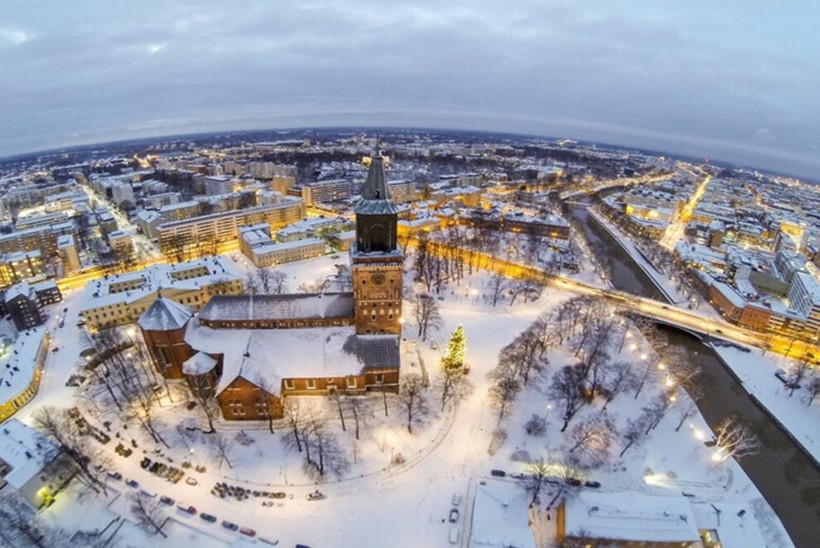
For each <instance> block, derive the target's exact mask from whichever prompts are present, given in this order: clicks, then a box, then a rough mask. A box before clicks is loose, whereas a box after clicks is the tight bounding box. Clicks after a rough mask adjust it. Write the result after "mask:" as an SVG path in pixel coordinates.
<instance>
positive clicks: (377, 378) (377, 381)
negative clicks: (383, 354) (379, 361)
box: [376, 374, 384, 384]
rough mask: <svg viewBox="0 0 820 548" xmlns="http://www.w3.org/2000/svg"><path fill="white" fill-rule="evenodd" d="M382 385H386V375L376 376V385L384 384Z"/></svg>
mask: <svg viewBox="0 0 820 548" xmlns="http://www.w3.org/2000/svg"><path fill="white" fill-rule="evenodd" d="M382 383H384V375H382V374H379V375H376V384H382Z"/></svg>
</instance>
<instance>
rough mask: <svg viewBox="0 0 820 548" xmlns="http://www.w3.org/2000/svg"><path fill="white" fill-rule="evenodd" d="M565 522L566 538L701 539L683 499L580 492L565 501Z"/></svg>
mask: <svg viewBox="0 0 820 548" xmlns="http://www.w3.org/2000/svg"><path fill="white" fill-rule="evenodd" d="M565 520H566V521H565V523H566V534H567V536H575V537H582V538H598V539H610V540H616V539H618V540H630V541H642V542H696V541H698V540H699V539H700V536H699V535H698V527H697V524H696V523H695V517H694V515H693V513H692V507H691V506H690V505H689V501H688V500H686V499H685V498H683V497H655V496H650V495H643V494H640V493H637V492H634V491H629V492H622V493H593V492H590V491H581V492H579V493H578V494H577V495H576V496H574V497H569V498H568V499H567V500H566V513H565Z"/></svg>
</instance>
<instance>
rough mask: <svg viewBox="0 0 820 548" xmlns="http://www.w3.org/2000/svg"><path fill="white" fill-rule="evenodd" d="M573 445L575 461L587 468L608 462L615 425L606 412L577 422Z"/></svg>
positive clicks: (571, 450) (572, 455)
mask: <svg viewBox="0 0 820 548" xmlns="http://www.w3.org/2000/svg"><path fill="white" fill-rule="evenodd" d="M571 435H572V441H573V442H574V444H573V446H572V447H571V448H570V449H569V454H570V457H571V458H572V460H573V462H575V463H576V464H578V465H581V466H583V467H585V468H598V467H599V466H602V465H603V464H605V463H606V461H607V459H608V458H609V452H610V450H611V449H612V444H613V442H614V439H615V435H616V434H615V425H614V424H613V423H612V420H610V418H609V417H608V416H607V415H606V413H599V414H597V415H595V416H594V417H590V418H588V419H587V420H585V421H583V422H581V423H578V424H576V425H575V426H574V427H573V428H572V432H571Z"/></svg>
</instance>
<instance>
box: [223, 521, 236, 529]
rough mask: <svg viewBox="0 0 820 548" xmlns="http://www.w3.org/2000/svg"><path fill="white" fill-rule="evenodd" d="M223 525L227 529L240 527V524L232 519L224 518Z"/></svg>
mask: <svg viewBox="0 0 820 548" xmlns="http://www.w3.org/2000/svg"><path fill="white" fill-rule="evenodd" d="M222 527H224V528H225V529H228V530H230V531H237V530H238V529H239V526H238V525H237V524H235V523H233V522H231V521H228V520H223V521H222Z"/></svg>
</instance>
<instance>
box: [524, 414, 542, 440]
mask: <svg viewBox="0 0 820 548" xmlns="http://www.w3.org/2000/svg"><path fill="white" fill-rule="evenodd" d="M524 430H525V431H526V432H527V434H529V435H530V436H543V435H544V434H546V433H547V419H546V418H545V417H542V416H541V415H537V414H535V413H533V415H532V417H530V420H528V421H527V422H526V424H524Z"/></svg>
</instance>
